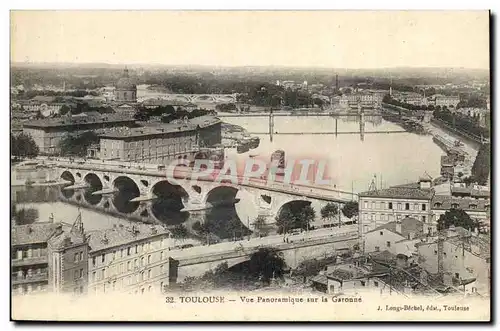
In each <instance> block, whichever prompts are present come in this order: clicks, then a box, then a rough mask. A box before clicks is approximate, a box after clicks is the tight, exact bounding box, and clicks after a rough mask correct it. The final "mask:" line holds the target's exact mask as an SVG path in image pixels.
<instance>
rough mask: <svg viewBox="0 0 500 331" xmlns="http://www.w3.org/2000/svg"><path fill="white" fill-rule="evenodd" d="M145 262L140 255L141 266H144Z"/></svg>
mask: <svg viewBox="0 0 500 331" xmlns="http://www.w3.org/2000/svg"><path fill="white" fill-rule="evenodd" d="M144 265H145V263H144V257H141V266H144Z"/></svg>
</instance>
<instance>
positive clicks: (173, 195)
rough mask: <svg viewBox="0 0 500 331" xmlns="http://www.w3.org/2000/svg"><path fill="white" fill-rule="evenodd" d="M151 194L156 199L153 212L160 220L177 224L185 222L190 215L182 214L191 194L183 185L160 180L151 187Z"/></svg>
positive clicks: (152, 208) (152, 207)
mask: <svg viewBox="0 0 500 331" xmlns="http://www.w3.org/2000/svg"><path fill="white" fill-rule="evenodd" d="M151 193H152V194H153V196H154V197H155V199H154V200H153V203H152V206H151V212H152V214H153V216H154V217H156V218H157V219H158V220H160V221H163V222H166V221H172V222H175V223H178V222H181V221H185V220H186V219H187V216H188V213H182V212H181V210H182V209H183V208H184V204H185V202H186V201H187V200H188V199H189V194H188V193H187V191H186V190H185V189H184V187H183V186H182V185H180V184H179V183H177V182H176V181H173V180H160V181H158V182H156V183H155V184H154V185H152V186H151Z"/></svg>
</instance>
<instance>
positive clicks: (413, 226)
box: [368, 217, 424, 238]
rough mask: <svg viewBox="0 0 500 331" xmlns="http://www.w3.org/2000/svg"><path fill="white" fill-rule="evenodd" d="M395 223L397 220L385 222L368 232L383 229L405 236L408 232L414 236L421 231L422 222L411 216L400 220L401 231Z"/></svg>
mask: <svg viewBox="0 0 500 331" xmlns="http://www.w3.org/2000/svg"><path fill="white" fill-rule="evenodd" d="M397 223H398V222H397V221H393V222H388V223H385V224H383V225H381V226H379V227H376V228H375V229H373V230H371V231H369V232H368V233H371V232H375V231H380V230H384V229H385V230H389V231H391V232H394V233H397V234H399V235H401V236H403V237H405V238H407V237H408V235H409V234H412V236H413V237H415V235H416V234H421V233H422V232H423V228H424V224H423V223H422V222H421V221H419V220H417V219H415V218H413V217H405V218H404V219H402V220H401V232H398V231H397Z"/></svg>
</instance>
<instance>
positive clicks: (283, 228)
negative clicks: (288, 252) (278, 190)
mask: <svg viewBox="0 0 500 331" xmlns="http://www.w3.org/2000/svg"><path fill="white" fill-rule="evenodd" d="M358 208H359V206H358V203H357V202H356V201H349V202H347V203H345V204H344V206H343V207H342V209H340V210H339V207H338V205H337V204H335V203H333V202H329V203H327V204H326V205H325V206H324V207H323V208H321V211H320V213H321V217H322V218H323V219H325V220H328V221H330V222H333V221H334V220H335V219H336V218H338V217H339V216H340V212H342V214H343V215H344V216H345V217H347V218H349V219H351V218H353V217H354V216H356V215H358ZM315 217H316V212H315V211H314V209H313V208H312V207H311V206H310V205H305V206H299V207H295V208H294V207H291V206H290V205H285V206H284V207H283V210H282V211H281V213H280V214H279V215H278V216H277V217H276V225H277V227H278V233H280V234H283V233H287V232H290V231H292V230H294V229H303V230H308V229H310V224H311V222H313V221H314V219H315Z"/></svg>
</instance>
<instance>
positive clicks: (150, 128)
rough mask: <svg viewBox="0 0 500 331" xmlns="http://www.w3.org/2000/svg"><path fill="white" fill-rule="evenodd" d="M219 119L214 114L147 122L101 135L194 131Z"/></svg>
mask: <svg viewBox="0 0 500 331" xmlns="http://www.w3.org/2000/svg"><path fill="white" fill-rule="evenodd" d="M219 122H220V120H219V119H218V118H217V117H214V116H200V117H195V118H192V119H189V120H188V121H186V122H184V121H179V122H177V123H174V122H172V123H158V124H153V123H149V124H147V125H146V126H142V127H139V128H122V129H120V130H113V131H111V130H110V131H108V132H107V133H105V134H103V135H101V137H103V138H111V139H126V138H132V137H143V136H161V135H164V134H166V133H171V132H184V131H194V130H196V129H197V127H198V126H200V127H207V126H211V125H214V124H216V123H219Z"/></svg>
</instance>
